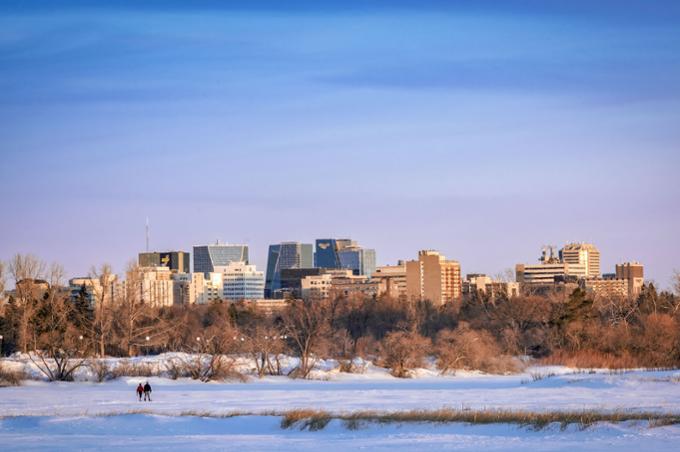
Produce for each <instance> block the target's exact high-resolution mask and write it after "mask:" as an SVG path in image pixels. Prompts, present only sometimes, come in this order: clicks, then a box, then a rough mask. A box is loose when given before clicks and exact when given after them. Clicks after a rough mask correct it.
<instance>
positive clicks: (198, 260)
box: [194, 243, 248, 275]
mask: <svg viewBox="0 0 680 452" xmlns="http://www.w3.org/2000/svg"><path fill="white" fill-rule="evenodd" d="M232 262H244V263H246V264H247V263H248V245H229V244H221V243H216V244H215V245H201V246H194V272H196V273H204V274H206V275H207V274H208V273H213V272H214V271H215V267H216V266H224V265H229V264H230V263H232Z"/></svg>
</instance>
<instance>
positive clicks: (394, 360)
mask: <svg viewBox="0 0 680 452" xmlns="http://www.w3.org/2000/svg"><path fill="white" fill-rule="evenodd" d="M429 348H430V341H429V340H428V339H427V338H424V337H422V336H421V335H419V334H418V333H407V332H402V331H399V332H392V333H389V334H388V335H387V336H385V338H384V339H383V341H382V346H381V352H380V362H381V363H382V365H384V366H385V367H388V368H389V369H390V373H391V374H392V375H393V376H395V377H398V378H408V377H410V376H411V370H412V369H414V368H417V367H422V365H423V360H424V358H425V356H427V353H428V351H429Z"/></svg>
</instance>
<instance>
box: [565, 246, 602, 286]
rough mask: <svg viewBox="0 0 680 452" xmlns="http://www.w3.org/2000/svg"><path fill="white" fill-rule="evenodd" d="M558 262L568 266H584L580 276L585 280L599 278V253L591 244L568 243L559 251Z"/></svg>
mask: <svg viewBox="0 0 680 452" xmlns="http://www.w3.org/2000/svg"><path fill="white" fill-rule="evenodd" d="M560 260H561V261H562V262H565V263H567V264H570V265H584V266H585V274H584V275H582V276H584V277H586V278H599V277H600V274H601V272H600V251H599V250H598V249H597V248H596V247H595V245H593V244H591V243H568V244H567V245H565V246H564V248H562V249H561V250H560ZM579 276H581V275H579Z"/></svg>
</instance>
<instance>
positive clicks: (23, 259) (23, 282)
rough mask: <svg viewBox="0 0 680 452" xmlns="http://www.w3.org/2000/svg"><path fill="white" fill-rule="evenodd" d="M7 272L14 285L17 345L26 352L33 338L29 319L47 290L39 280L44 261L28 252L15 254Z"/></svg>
mask: <svg viewBox="0 0 680 452" xmlns="http://www.w3.org/2000/svg"><path fill="white" fill-rule="evenodd" d="M9 272H10V274H11V275H12V277H13V279H14V286H15V296H14V303H15V307H16V311H17V317H18V318H17V323H18V325H17V332H16V333H17V336H18V337H17V339H18V345H19V348H20V349H21V351H22V352H23V353H28V350H29V342H30V339H31V337H32V336H33V338H34V339H35V336H34V335H32V334H31V333H32V331H31V319H32V318H33V315H34V313H35V309H36V304H37V302H38V301H39V300H40V298H42V296H43V295H44V293H45V291H46V290H47V282H46V281H42V280H41V278H43V277H44V276H43V275H44V273H45V263H44V262H42V261H41V260H40V259H38V258H37V257H35V256H33V255H30V254H25V255H24V254H17V255H15V256H14V257H13V258H12V259H11V260H10V263H9ZM34 345H35V340H34Z"/></svg>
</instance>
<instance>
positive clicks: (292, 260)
mask: <svg viewBox="0 0 680 452" xmlns="http://www.w3.org/2000/svg"><path fill="white" fill-rule="evenodd" d="M313 266H314V246H313V245H312V244H311V243H310V244H307V243H298V242H283V243H280V244H276V245H269V255H268V257H267V277H266V281H265V289H264V296H265V298H271V297H272V296H273V294H274V292H275V291H276V290H278V289H281V270H285V269H290V268H312V267H313Z"/></svg>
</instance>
